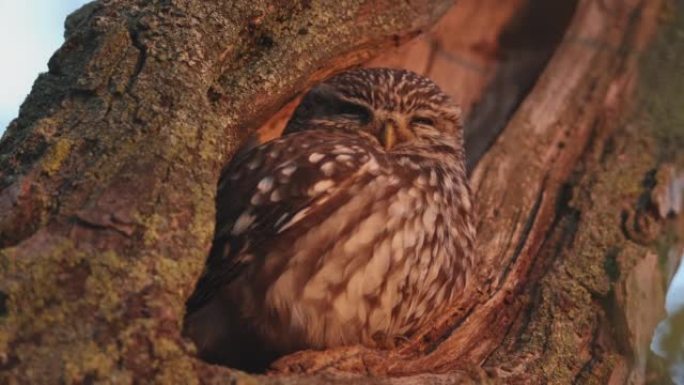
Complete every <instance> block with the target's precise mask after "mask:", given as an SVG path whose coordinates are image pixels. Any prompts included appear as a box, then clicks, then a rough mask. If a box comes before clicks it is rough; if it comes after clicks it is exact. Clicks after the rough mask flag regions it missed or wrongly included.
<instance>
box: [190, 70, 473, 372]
mask: <svg viewBox="0 0 684 385" xmlns="http://www.w3.org/2000/svg"><path fill="white" fill-rule="evenodd" d="M459 111H460V110H459V109H458V108H457V107H456V106H455V105H454V104H453V103H452V102H451V100H450V99H449V97H448V96H447V95H446V94H444V93H443V92H442V91H441V90H440V89H439V88H438V87H437V85H436V84H435V83H433V82H432V81H430V80H429V79H427V78H425V77H422V76H420V75H418V74H415V73H413V72H409V71H404V70H395V69H377V68H376V69H355V70H350V71H347V72H344V73H341V74H339V75H336V76H334V77H332V78H330V79H329V80H327V81H325V82H323V83H321V84H319V85H318V86H316V87H314V88H313V89H311V90H310V91H309V92H308V93H307V94H306V95H305V96H304V98H303V99H302V101H301V103H300V105H299V106H298V107H297V108H296V110H295V112H294V114H293V116H292V118H291V119H290V121H289V122H288V124H287V126H286V129H285V132H284V134H283V136H282V137H280V138H278V139H275V140H272V141H269V142H267V143H264V144H261V145H258V146H253V147H251V148H245V149H242V150H241V151H239V152H238V155H236V156H235V157H234V158H233V159H232V161H231V162H230V163H229V164H228V166H227V167H226V168H225V169H224V171H223V172H222V175H221V178H220V180H219V185H218V194H217V198H216V200H217V202H216V210H217V212H216V230H215V231H216V232H215V238H214V241H213V245H212V248H211V251H210V253H209V257H208V259H207V261H206V267H205V270H204V273H203V275H202V276H201V277H200V279H199V281H198V283H197V286H196V288H195V291H194V293H193V294H192V295H191V297H190V298H189V299H188V301H187V304H186V318H185V323H184V333H185V335H186V336H187V337H189V338H190V339H191V340H193V341H194V342H195V345H196V347H197V349H198V353H199V356H200V357H201V358H203V359H205V360H206V361H209V362H212V363H218V364H223V365H227V366H232V367H238V368H241V369H244V370H248V371H258V370H261V369H263V368H264V367H266V366H267V365H268V363H269V362H271V361H272V360H273V359H275V358H276V357H278V356H280V355H284V354H287V353H290V352H294V351H297V350H303V349H324V348H330V347H338V346H343V345H354V344H362V345H365V346H368V347H374V348H387V347H392V346H394V344H395V342H396V341H401V339H402V338H406V337H407V336H410V335H411V333H413V332H415V331H416V330H417V329H419V328H421V327H422V326H424V325H425V324H426V323H428V322H429V321H430V320H431V318H432V316H433V315H436V314H437V313H439V312H440V311H442V310H444V308H445V307H446V306H448V304H449V303H450V301H451V300H452V299H453V298H454V297H455V296H457V295H458V294H459V293H460V292H462V290H463V289H464V286H465V285H466V284H467V282H468V280H469V272H470V271H472V270H473V263H474V262H473V255H472V254H473V243H474V238H475V229H474V227H473V224H472V203H471V197H470V189H469V187H468V181H467V178H466V172H465V165H464V149H463V130H462V127H461V125H460V119H459Z"/></svg>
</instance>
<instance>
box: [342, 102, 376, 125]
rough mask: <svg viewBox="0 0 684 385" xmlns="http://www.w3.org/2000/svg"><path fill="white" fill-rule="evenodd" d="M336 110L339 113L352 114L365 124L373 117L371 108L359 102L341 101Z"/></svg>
mask: <svg viewBox="0 0 684 385" xmlns="http://www.w3.org/2000/svg"><path fill="white" fill-rule="evenodd" d="M335 110H336V111H335V112H336V113H337V114H338V115H351V116H353V117H354V118H355V119H358V120H360V121H361V123H364V124H365V123H368V122H370V121H371V119H372V116H371V112H370V110H369V109H368V108H367V107H365V106H362V105H360V104H357V103H351V102H346V101H345V102H340V103H339V104H338V105H337V108H336V109H335Z"/></svg>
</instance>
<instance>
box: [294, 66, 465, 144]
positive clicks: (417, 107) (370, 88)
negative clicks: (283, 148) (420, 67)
mask: <svg viewBox="0 0 684 385" xmlns="http://www.w3.org/2000/svg"><path fill="white" fill-rule="evenodd" d="M459 116H460V110H459V109H458V107H456V106H455V105H454V104H453V103H452V102H451V100H450V98H449V97H448V96H447V95H446V94H445V93H443V92H442V91H441V90H440V89H439V87H437V85H436V84H435V83H434V82H432V81H431V80H429V79H427V78H425V77H422V76H420V75H418V74H416V73H413V72H410V71H405V70H394V69H384V68H366V69H357V70H352V71H347V72H344V73H342V74H340V75H337V76H334V77H332V78H330V79H329V80H327V81H325V82H323V83H321V84H319V85H318V86H316V87H314V88H313V89H312V90H311V91H309V93H308V94H307V95H306V96H305V97H304V99H303V100H302V102H301V104H300V105H299V107H297V110H296V111H295V113H294V115H293V117H292V119H291V120H290V122H289V123H288V125H287V128H286V130H285V133H286V134H287V133H291V132H296V131H302V130H304V129H311V128H312V127H314V128H323V129H326V128H327V129H337V130H343V131H348V132H355V133H358V134H361V135H363V136H366V137H368V138H369V139H370V140H373V141H377V142H378V144H379V145H380V146H382V147H384V149H385V150H387V151H391V150H393V149H400V148H405V147H407V146H414V145H420V144H429V143H433V142H434V141H435V140H439V139H444V138H447V139H449V138H453V139H454V140H456V139H457V138H460V137H461V126H460V122H459Z"/></svg>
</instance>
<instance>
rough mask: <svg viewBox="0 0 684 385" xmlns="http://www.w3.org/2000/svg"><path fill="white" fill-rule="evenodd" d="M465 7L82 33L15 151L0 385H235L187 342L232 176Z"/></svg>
mask: <svg viewBox="0 0 684 385" xmlns="http://www.w3.org/2000/svg"><path fill="white" fill-rule="evenodd" d="M450 5H451V1H450V0H431V1H406V2H400V3H395V2H385V1H355V0H350V1H344V2H342V3H340V2H339V1H313V2H312V1H298V2H283V1H258V0H257V1H254V0H249V1H231V2H227V1H168V2H134V1H125V0H111V1H101V2H95V3H91V4H88V5H86V6H84V7H83V8H82V9H80V10H79V11H77V12H76V13H75V14H73V15H72V16H70V17H69V19H68V20H67V31H66V42H65V43H64V45H63V46H62V47H61V48H60V49H59V51H58V52H57V53H56V54H55V55H54V57H53V58H52V59H51V60H50V63H49V72H48V73H45V74H42V75H40V77H39V78H38V80H37V81H36V83H35V85H34V88H33V90H32V92H31V94H30V95H29V97H28V98H27V100H26V102H25V103H24V104H23V106H22V108H21V111H20V115H19V117H18V119H17V120H15V121H14V122H13V123H12V124H11V125H10V127H8V130H7V132H6V134H5V135H4V136H3V139H2V142H1V143H0V170H1V171H0V189H1V190H0V212H2V215H1V216H0V248H2V251H0V269H1V270H0V274H1V277H0V292H2V293H3V294H2V299H3V306H2V308H3V314H2V315H1V316H2V323H1V324H0V352H1V354H0V382H1V383H7V382H21V383H35V384H38V383H82V382H92V381H96V380H106V381H112V382H122V383H126V382H130V381H132V380H134V379H138V380H141V381H149V382H157V383H171V382H175V383H193V382H197V380H198V379H200V380H202V379H208V378H209V377H210V376H211V374H212V373H214V374H216V373H217V375H218V376H223V377H225V379H226V381H228V380H229V378H230V376H231V374H230V372H229V371H228V370H226V369H221V370H218V369H207V367H208V365H205V364H203V363H202V362H200V361H197V360H195V359H194V358H192V349H191V347H190V344H189V343H188V342H187V341H184V340H183V339H182V338H181V337H180V333H179V325H180V320H181V319H182V316H183V309H184V306H183V304H184V301H185V298H186V297H187V296H188V295H189V293H190V291H191V289H192V287H193V284H194V282H195V280H196V278H197V276H198V275H199V272H200V270H201V268H202V265H203V263H204V259H205V256H206V252H207V250H208V246H209V244H210V240H211V238H212V233H213V221H214V195H215V189H216V187H215V186H216V180H217V179H218V172H219V169H220V167H221V165H222V164H223V163H224V162H225V161H226V159H227V158H228V156H230V154H231V153H232V152H233V151H234V149H235V147H236V145H237V144H238V143H239V142H240V141H241V140H242V139H243V138H244V137H245V136H246V135H247V133H248V132H249V131H250V130H251V129H253V128H254V127H255V126H257V125H258V124H259V123H261V122H263V121H264V120H265V119H267V118H268V117H269V116H270V115H271V114H272V113H273V112H274V111H276V110H277V109H278V108H279V107H280V106H282V104H283V103H284V102H285V101H287V100H288V99H289V98H291V97H292V96H293V95H295V94H296V93H297V92H298V91H300V90H302V89H303V88H305V87H307V85H309V84H311V83H312V82H315V81H317V80H319V79H321V78H323V77H325V76H328V75H330V74H331V73H333V72H335V71H339V70H341V69H343V68H346V67H349V66H350V65H354V64H357V63H360V62H362V61H365V60H367V59H368V58H369V57H370V56H371V55H372V54H373V53H374V52H376V51H377V50H378V49H379V48H380V47H382V46H385V45H394V44H398V43H400V42H401V41H403V40H404V39H405V38H406V37H409V36H413V35H415V34H416V33H418V32H419V31H420V30H421V29H422V28H425V27H426V26H428V25H430V24H431V23H432V22H434V21H435V20H436V19H437V18H438V17H439V16H440V15H442V14H443V13H444V12H445V11H446V10H447V9H448V8H449V6H450ZM5 305H6V306H5ZM5 309H6V310H5Z"/></svg>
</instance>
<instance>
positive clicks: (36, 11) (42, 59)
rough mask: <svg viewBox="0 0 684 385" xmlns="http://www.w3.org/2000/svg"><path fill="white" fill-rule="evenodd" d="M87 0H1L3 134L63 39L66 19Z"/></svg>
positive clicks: (0, 125) (0, 118) (0, 127)
mask: <svg viewBox="0 0 684 385" xmlns="http://www.w3.org/2000/svg"><path fill="white" fill-rule="evenodd" d="M85 3H87V1H85V0H26V1H21V0H0V25H2V29H3V33H2V34H0V52H2V60H0V134H1V133H2V132H4V131H5V128H6V127H7V125H8V124H9V122H10V121H11V120H12V119H14V118H15V117H16V116H17V112H18V111H19V105H20V104H21V102H22V101H24V98H25V97H26V95H27V94H28V92H29V91H30V90H31V85H32V84H33V81H34V80H35V79H36V76H37V75H38V74H39V73H40V72H44V71H47V62H48V59H49V58H50V56H52V53H53V52H55V50H57V48H59V46H60V45H61V44H62V42H63V40H64V39H63V36H64V19H65V18H66V16H67V15H68V14H69V13H71V12H73V11H74V10H75V9H77V8H78V7H80V6H81V5H83V4H85Z"/></svg>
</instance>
